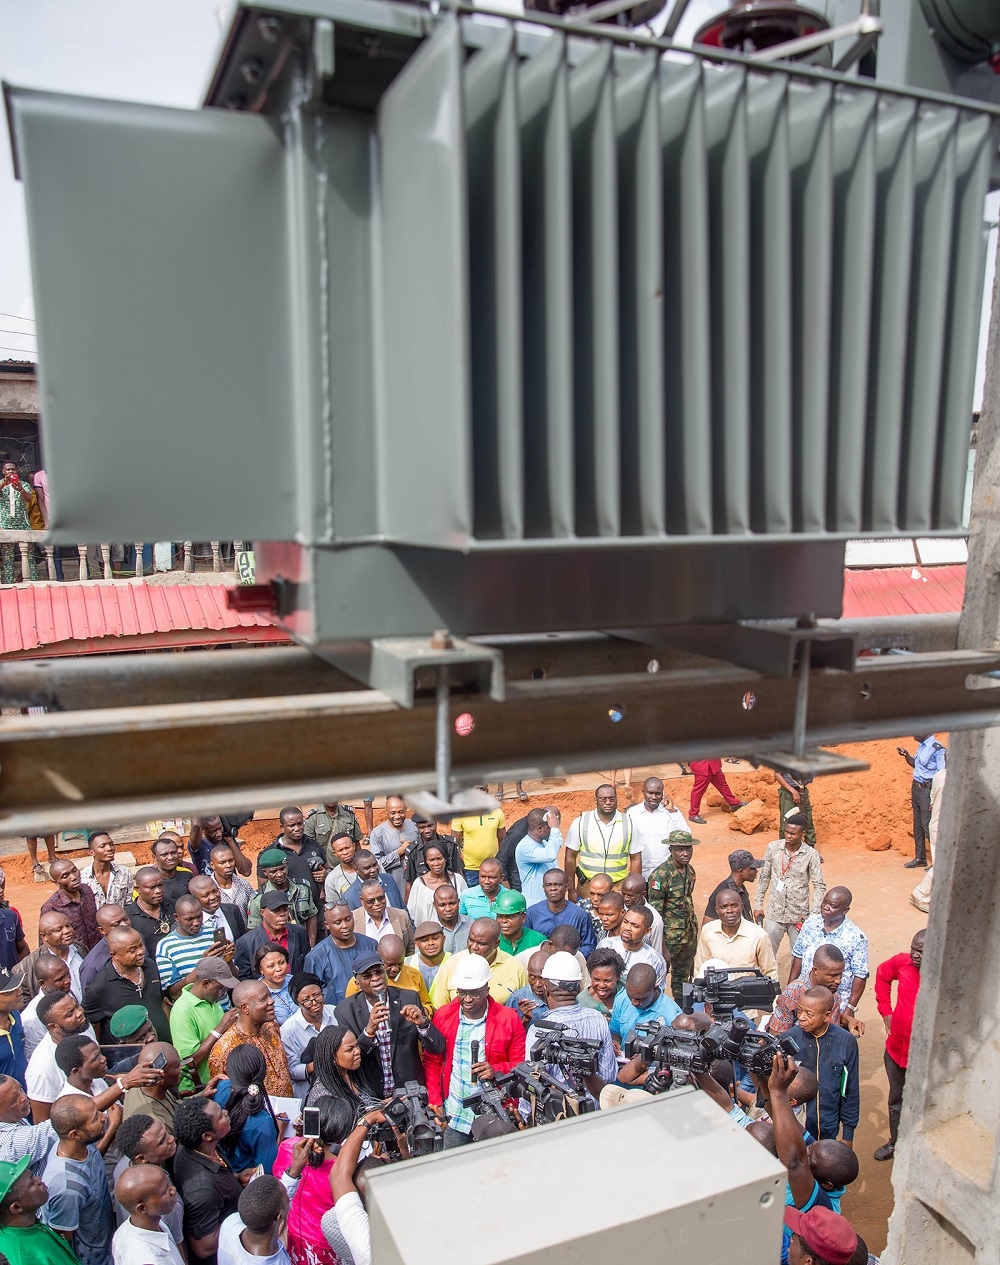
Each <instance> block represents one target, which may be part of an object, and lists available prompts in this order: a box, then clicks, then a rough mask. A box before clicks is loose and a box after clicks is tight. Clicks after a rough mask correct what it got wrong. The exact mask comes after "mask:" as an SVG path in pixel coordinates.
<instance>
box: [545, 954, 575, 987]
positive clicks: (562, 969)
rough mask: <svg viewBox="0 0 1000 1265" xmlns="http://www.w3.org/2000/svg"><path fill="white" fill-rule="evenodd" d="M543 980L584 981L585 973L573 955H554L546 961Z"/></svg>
mask: <svg viewBox="0 0 1000 1265" xmlns="http://www.w3.org/2000/svg"><path fill="white" fill-rule="evenodd" d="M542 979H555V980H581V981H582V980H583V971H582V970H581V969H580V963H579V962H578V961H577V960H576V958H575V957H574V956H573V954H572V953H553V954H552V955H551V956H550V957H547V958H546V959H545V965H544V966H543V967H542Z"/></svg>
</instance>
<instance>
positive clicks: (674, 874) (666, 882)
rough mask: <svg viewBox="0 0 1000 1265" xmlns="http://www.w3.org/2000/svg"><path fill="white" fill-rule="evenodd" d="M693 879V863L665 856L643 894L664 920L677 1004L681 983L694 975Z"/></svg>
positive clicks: (671, 985) (671, 981) (671, 984)
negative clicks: (678, 863)
mask: <svg viewBox="0 0 1000 1265" xmlns="http://www.w3.org/2000/svg"><path fill="white" fill-rule="evenodd" d="M695 878H696V875H695V872H694V867H693V866H692V865H685V866H683V867H679V866H677V865H676V864H675V863H674V859H673V857H668V858H667V860H666V861H664V862H663V864H662V865H658V866H657V867H656V869H655V870H654V871H653V872H652V874H650V876H649V895H648V896H647V897H646V903H647V904H648V905H649V906H650V908H651V909H655V910H656V911H657V912H658V913H659V914H660V916H661V917H662V919H663V947H664V949H665V950H666V951H667V952H668V953H669V954H670V991H671V992H672V993H673V995H674V1001H676V1002H677V1004H678V1006H679V1005H680V1004H681V1000H682V998H683V989H682V985H683V984H684V981H685V980H690V979H691V978H692V976H693V973H694V955H695V950H696V949H697V947H698V918H697V916H696V914H695V912H694V899H693V895H694V884H695Z"/></svg>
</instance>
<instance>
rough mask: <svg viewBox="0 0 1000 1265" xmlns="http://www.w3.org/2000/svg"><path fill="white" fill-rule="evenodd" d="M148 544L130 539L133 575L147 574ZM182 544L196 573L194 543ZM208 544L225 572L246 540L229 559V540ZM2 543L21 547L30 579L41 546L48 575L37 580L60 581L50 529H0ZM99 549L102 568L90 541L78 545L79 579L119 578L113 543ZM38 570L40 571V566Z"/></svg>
mask: <svg viewBox="0 0 1000 1265" xmlns="http://www.w3.org/2000/svg"><path fill="white" fill-rule="evenodd" d="M146 543H147V542H146V541H141V540H138V541H134V542H132V541H129V542H128V544H127V545H126V548H128V547H130V546H132V547H134V549H135V568H134V571H133V572H132V574H134V575H135V576H139V577H141V576H143V575H145V574H146V568H145V561H144V559H143V550H144V548H145V545H146ZM179 543H180V545H181V550H182V555H183V566H182V568H181V569H182V570H184V571H187V572H194V571H195V570H196V569H197V568H196V566H195V553H194V542H193V541H191V540H185V541H182V542H179ZM209 543H210V545H211V550H212V571H213V572H222V571H233V570H235V569H236V556H237V554H239V553H242V552H243V550H244V544H243V541H242V540H234V541H232V546H233V550H232V558H231V559H227V558H226V557H225V556H224V553H223V545H224V544H225V543H228V542H224V541H220V540H213V541H210V542H209ZM3 544H16V545H17V546H18V549H19V551H20V555H21V577H22V580H24V581H28V582H31V581H32V576H31V558H32V547H33V546H35V545H38V546H39V547H40V548H41V549H42V551H43V552H44V554H45V570H46V572H47V574H45V575H41V574H39V575H38V576H37V581H36V582H42V581H46V580H52V581H56V582H58V581H59V578H60V577H59V575H58V572H57V566H56V555H55V550H56V546H55V545H53V544H51V543H49V539H48V532H44V531H14V530H11V529H6V528H0V545H3ZM97 548H98V549H99V550H100V556H101V562H100V566H99V567H94V566H93V565H92V560H91V559H90V558H88V550H89V549H90V544H89V543H88V544H78V545H77V546H76V550H77V555H78V558H79V573H78V575H77V576H76V579H77V580H91V579H93V580H99V579H105V580H113V579H115V578H116V576H115V573H114V570H113V568H112V565H111V545H110V544H109V543H108V542H106V541H103V542H101V543H100V544H99V545H98V546H97ZM63 561H64V559H63ZM172 569H173V568H172ZM39 570H41V568H40V569H39ZM92 570H93V571H98V570H99V571H100V574H94V575H91V571H92Z"/></svg>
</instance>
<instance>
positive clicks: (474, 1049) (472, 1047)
mask: <svg viewBox="0 0 1000 1265" xmlns="http://www.w3.org/2000/svg"><path fill="white" fill-rule="evenodd" d="M469 1051H470V1053H471V1056H472V1066H473V1067H475V1065H476V1064H477V1063H478V1062H479V1042H478V1041H476V1040H472V1041H470V1042H469ZM472 1079H473V1080H475V1079H476V1074H475V1072H473V1074H472Z"/></svg>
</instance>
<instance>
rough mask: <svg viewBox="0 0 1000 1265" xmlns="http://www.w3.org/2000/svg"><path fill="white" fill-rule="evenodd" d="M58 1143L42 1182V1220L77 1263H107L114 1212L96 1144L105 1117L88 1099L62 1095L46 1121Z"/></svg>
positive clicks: (105, 1119)
mask: <svg viewBox="0 0 1000 1265" xmlns="http://www.w3.org/2000/svg"><path fill="white" fill-rule="evenodd" d="M49 1120H50V1122H51V1124H52V1128H53V1129H54V1130H55V1132H56V1135H57V1137H58V1139H59V1141H58V1143H57V1145H56V1146H55V1148H54V1149H53V1150H52V1151H50V1152H49V1156H48V1159H47V1160H46V1162H45V1170H44V1172H43V1173H42V1181H43V1182H44V1183H45V1185H46V1186H48V1188H49V1198H48V1202H47V1203H46V1204H45V1207H44V1208H43V1210H42V1220H43V1221H44V1222H45V1224H46V1225H48V1226H49V1227H50V1228H51V1229H53V1230H55V1231H57V1232H58V1233H59V1234H61V1235H63V1237H64V1238H66V1239H68V1240H69V1243H70V1246H71V1247H72V1249H73V1251H74V1252H75V1253H76V1254H77V1256H78V1257H79V1259H80V1260H81V1261H92V1262H99V1261H108V1260H110V1259H111V1239H112V1236H113V1235H114V1232H115V1212H114V1206H113V1204H112V1202H111V1192H110V1190H109V1189H108V1179H107V1177H106V1175H105V1171H104V1157H103V1155H101V1153H100V1151H99V1150H98V1149H97V1145H96V1144H97V1142H99V1141H100V1140H101V1139H102V1138H103V1137H104V1136H105V1132H106V1130H107V1126H108V1118H107V1116H106V1115H105V1113H104V1112H103V1111H101V1110H100V1108H99V1107H98V1106H97V1103H96V1102H95V1101H94V1099H93V1098H88V1097H86V1096H85V1095H83V1094H67V1095H65V1096H64V1097H62V1098H57V1099H56V1101H55V1102H54V1103H53V1104H52V1114H51V1115H50V1117H49Z"/></svg>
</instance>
